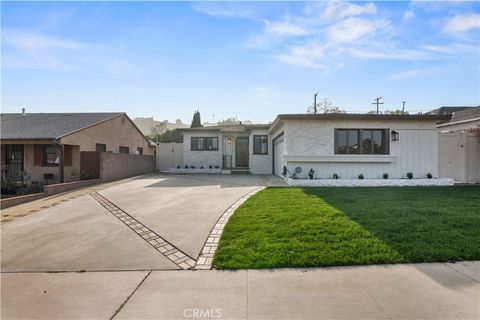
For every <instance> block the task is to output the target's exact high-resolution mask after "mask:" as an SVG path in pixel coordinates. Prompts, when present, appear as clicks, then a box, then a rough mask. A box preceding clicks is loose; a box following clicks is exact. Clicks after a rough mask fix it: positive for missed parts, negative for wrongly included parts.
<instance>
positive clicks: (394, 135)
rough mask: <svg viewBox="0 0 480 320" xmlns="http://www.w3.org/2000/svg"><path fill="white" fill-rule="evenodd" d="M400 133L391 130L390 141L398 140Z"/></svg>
mask: <svg viewBox="0 0 480 320" xmlns="http://www.w3.org/2000/svg"><path fill="white" fill-rule="evenodd" d="M399 137H400V135H399V134H398V132H397V131H395V130H392V141H398V139H399Z"/></svg>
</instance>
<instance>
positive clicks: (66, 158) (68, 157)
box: [63, 145, 73, 167]
mask: <svg viewBox="0 0 480 320" xmlns="http://www.w3.org/2000/svg"><path fill="white" fill-rule="evenodd" d="M72 149H73V148H72V146H70V145H66V146H65V148H64V150H63V165H64V166H66V167H70V166H72V163H73V161H72Z"/></svg>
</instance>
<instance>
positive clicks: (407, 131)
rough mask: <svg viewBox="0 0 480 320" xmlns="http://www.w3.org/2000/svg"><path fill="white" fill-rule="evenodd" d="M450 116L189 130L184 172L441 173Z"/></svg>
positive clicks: (290, 120) (304, 120)
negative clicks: (443, 132)
mask: <svg viewBox="0 0 480 320" xmlns="http://www.w3.org/2000/svg"><path fill="white" fill-rule="evenodd" d="M450 117H451V116H450V115H426V114H418V115H386V114H346V113H332V114H280V115H278V116H277V117H276V119H275V120H274V121H273V123H271V124H265V125H242V124H239V125H229V126H215V127H202V128H190V129H183V130H182V131H183V136H184V142H183V167H182V168H186V167H188V168H192V167H194V168H197V169H199V168H205V169H207V168H212V167H214V168H215V167H218V168H222V169H224V171H225V170H226V171H227V172H230V171H231V172H235V171H237V170H240V171H242V170H244V171H249V172H251V173H255V174H272V173H273V174H275V175H278V176H292V175H295V176H296V177H298V178H306V177H308V172H309V171H310V169H313V170H314V171H315V178H332V176H333V174H337V175H338V176H339V177H341V178H357V177H358V176H359V175H360V174H363V176H364V177H365V178H366V179H368V178H382V176H383V174H384V173H388V175H389V177H391V178H404V177H405V176H406V174H407V172H411V173H413V175H414V177H425V176H426V175H427V174H428V173H431V174H432V175H433V176H434V177H437V176H438V157H437V154H438V143H437V127H436V126H437V123H439V122H442V121H448V120H449V119H450Z"/></svg>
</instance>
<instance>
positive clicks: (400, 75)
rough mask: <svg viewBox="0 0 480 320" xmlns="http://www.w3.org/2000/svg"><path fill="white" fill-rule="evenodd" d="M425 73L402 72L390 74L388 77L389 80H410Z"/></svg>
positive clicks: (420, 71) (419, 71)
mask: <svg viewBox="0 0 480 320" xmlns="http://www.w3.org/2000/svg"><path fill="white" fill-rule="evenodd" d="M424 74H425V72H424V71H422V70H409V71H404V72H399V73H396V74H392V75H391V76H389V77H388V79H389V80H402V79H406V78H412V77H417V76H420V75H424Z"/></svg>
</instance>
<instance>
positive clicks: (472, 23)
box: [443, 13, 480, 33]
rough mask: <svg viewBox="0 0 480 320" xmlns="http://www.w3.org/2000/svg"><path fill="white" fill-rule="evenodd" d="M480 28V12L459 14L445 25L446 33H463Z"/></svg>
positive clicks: (444, 30)
mask: <svg viewBox="0 0 480 320" xmlns="http://www.w3.org/2000/svg"><path fill="white" fill-rule="evenodd" d="M477 28H480V14H474V13H470V14H463V15H457V16H455V17H453V18H451V19H449V20H448V21H447V23H446V24H445V26H444V27H443V32H445V33H463V32H467V31H469V30H472V29H477Z"/></svg>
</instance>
